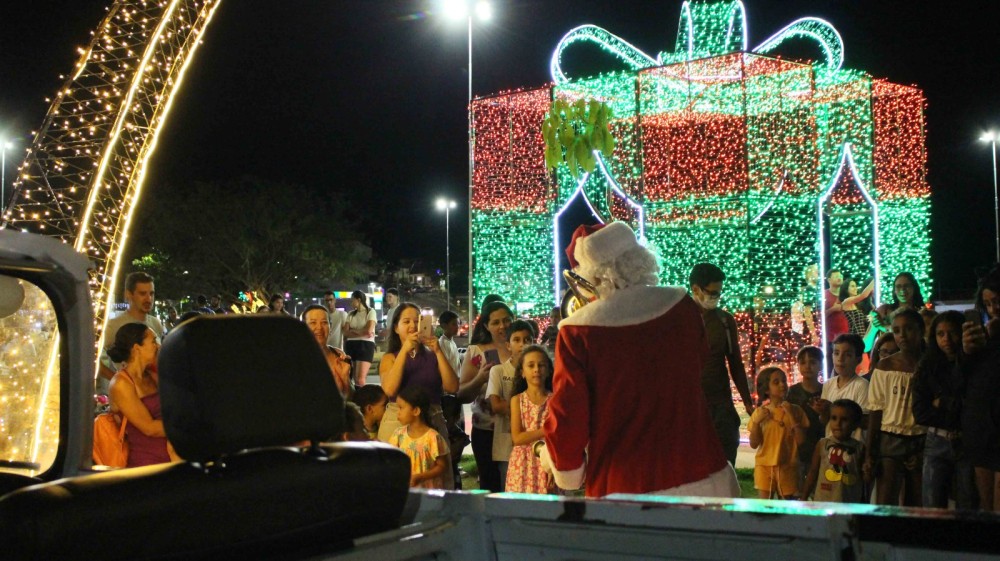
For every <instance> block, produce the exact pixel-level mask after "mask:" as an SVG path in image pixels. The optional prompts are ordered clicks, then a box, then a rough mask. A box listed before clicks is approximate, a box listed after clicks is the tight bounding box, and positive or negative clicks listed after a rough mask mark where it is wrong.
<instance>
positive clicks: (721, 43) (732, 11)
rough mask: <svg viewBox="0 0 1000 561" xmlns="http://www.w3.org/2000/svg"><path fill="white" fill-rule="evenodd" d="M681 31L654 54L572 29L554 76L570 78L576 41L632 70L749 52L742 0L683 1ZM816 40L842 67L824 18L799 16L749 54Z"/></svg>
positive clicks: (833, 65)
mask: <svg viewBox="0 0 1000 561" xmlns="http://www.w3.org/2000/svg"><path fill="white" fill-rule="evenodd" d="M679 30H680V32H679V33H678V34H677V43H676V45H675V47H674V52H673V53H665V52H664V53H660V54H659V55H658V56H657V57H656V58H653V57H651V56H649V55H647V54H646V53H644V52H642V51H640V50H639V49H637V48H636V47H635V46H633V45H631V44H630V43H628V42H627V41H625V40H624V39H622V38H621V37H618V36H617V35H614V34H613V33H610V32H608V31H607V30H605V29H603V28H600V27H598V26H596V25H581V26H580V27H577V28H574V29H573V30H571V31H570V32H569V33H567V34H566V35H565V36H563V38H562V39H561V40H560V41H559V44H558V45H556V50H555V52H554V53H553V54H552V62H551V63H550V65H549V68H550V72H551V75H552V80H553V81H554V82H555V83H557V84H564V83H566V82H569V81H570V80H571V78H570V77H569V76H567V75H566V73H565V72H563V70H562V62H561V59H562V54H563V52H564V51H565V50H566V49H567V48H568V47H569V46H570V45H572V44H574V43H579V42H588V43H596V44H597V45H598V46H600V47H601V48H603V49H605V50H606V51H608V52H610V53H611V54H612V55H614V56H617V57H618V58H620V59H621V60H622V61H623V62H624V63H625V64H626V65H627V66H628V67H629V68H630V69H631V70H641V69H643V68H650V67H653V66H663V65H666V64H673V63H676V62H683V61H689V60H695V59H699V58H705V57H711V56H719V55H724V54H727V53H733V52H745V51H747V50H748V49H747V25H746V8H745V7H744V6H743V2H742V1H740V0H735V1H734V0H726V1H723V2H703V1H691V0H688V1H686V2H684V4H683V5H682V6H681V18H680V23H679ZM795 38H806V39H812V40H814V41H815V42H816V43H817V44H818V45H819V47H820V49H821V50H822V51H823V55H824V58H825V61H820V64H823V65H825V66H826V67H828V68H829V69H831V70H839V69H840V67H841V65H842V64H843V63H844V42H843V40H842V39H841V38H840V34H839V33H837V30H836V29H834V27H833V26H832V25H830V23H829V22H826V21H824V20H821V19H819V18H813V17H807V18H800V19H797V20H795V21H793V22H792V23H790V24H788V25H786V26H785V27H784V28H782V29H781V30H780V31H778V32H777V33H775V34H774V35H772V36H771V37H769V38H768V39H767V40H765V41H764V42H763V43H761V44H760V45H757V46H756V47H754V48H753V49H752V50H750V52H754V53H761V54H763V53H770V52H773V51H774V50H775V49H777V48H778V47H779V46H780V45H781V44H782V43H784V42H785V41H787V40H789V39H795Z"/></svg>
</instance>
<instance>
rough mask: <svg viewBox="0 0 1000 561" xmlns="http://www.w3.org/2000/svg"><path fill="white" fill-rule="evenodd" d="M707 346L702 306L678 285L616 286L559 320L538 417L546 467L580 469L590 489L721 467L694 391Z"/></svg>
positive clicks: (625, 488) (674, 481) (702, 474)
mask: <svg viewBox="0 0 1000 561" xmlns="http://www.w3.org/2000/svg"><path fill="white" fill-rule="evenodd" d="M707 353H708V343H707V340H706V338H705V327H704V323H703V321H702V317H701V309H700V308H699V307H698V305H697V304H696V303H695V302H694V301H693V300H692V299H691V297H690V296H688V295H687V294H686V293H685V291H683V290H682V289H679V288H666V287H648V286H642V287H633V288H628V289H624V290H619V291H616V292H615V293H614V294H612V295H611V296H610V297H608V298H602V299H600V300H597V301H596V302H593V303H591V304H589V305H587V306H586V307H584V308H582V309H581V310H579V311H577V312H576V313H575V314H574V315H573V316H572V317H570V318H567V319H566V320H564V321H563V322H562V323H561V324H560V326H559V336H558V338H557V341H556V362H555V373H554V377H553V390H554V391H553V394H552V397H551V399H550V400H549V405H548V414H547V418H546V420H545V424H544V430H545V443H546V447H547V449H548V454H549V456H550V457H551V460H552V464H553V468H554V469H555V470H557V471H558V472H560V473H561V474H563V475H565V474H567V473H568V474H572V473H574V472H577V473H579V471H580V470H581V469H585V475H586V494H587V496H588V497H600V496H604V495H608V494H611V493H650V492H655V491H665V490H669V489H671V488H674V487H677V486H679V485H684V484H687V483H693V482H698V481H700V480H705V479H706V478H708V477H709V476H710V475H712V474H714V473H716V472H718V471H719V470H722V469H723V468H726V467H727V462H726V458H725V457H724V456H723V452H722V446H721V444H720V443H719V439H718V437H717V436H716V434H715V430H714V429H713V425H712V421H711V419H710V417H709V413H708V406H707V405H706V401H705V397H704V395H703V393H702V389H701V370H702V363H703V360H704V358H703V357H704V356H705V355H706V354H707ZM588 447H589V449H588V452H587V460H586V462H585V460H584V450H585V449H587V448H588ZM584 466H585V467H584ZM557 475H558V474H557ZM558 479H559V478H558V477H557V480H558Z"/></svg>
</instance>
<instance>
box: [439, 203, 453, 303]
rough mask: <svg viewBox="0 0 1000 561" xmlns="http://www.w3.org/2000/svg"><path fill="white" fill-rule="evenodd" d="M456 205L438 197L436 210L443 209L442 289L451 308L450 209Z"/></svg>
mask: <svg viewBox="0 0 1000 561" xmlns="http://www.w3.org/2000/svg"><path fill="white" fill-rule="evenodd" d="M456 206H458V203H456V202H455V201H452V200H446V199H438V200H437V208H438V210H443V211H444V290H445V295H446V298H447V299H448V300H447V304H446V306H447V307H448V309H449V310H450V309H451V224H450V214H451V209H453V208H455V207H456Z"/></svg>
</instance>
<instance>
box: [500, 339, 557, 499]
mask: <svg viewBox="0 0 1000 561" xmlns="http://www.w3.org/2000/svg"><path fill="white" fill-rule="evenodd" d="M552 370H553V366H552V359H551V358H549V355H548V353H546V352H545V349H543V348H542V347H540V346H538V345H531V346H530V347H526V348H525V349H524V350H523V351H522V352H521V359H520V360H519V361H518V363H517V371H516V374H515V378H514V391H513V396H512V397H511V400H510V422H511V427H510V432H511V438H512V440H513V442H514V449H513V451H511V453H510V464H509V466H508V468H507V492H508V493H535V494H545V493H552V492H554V491H555V483H554V482H553V481H552V476H551V475H550V474H549V473H547V472H546V471H545V470H544V469H542V464H541V461H540V460H539V459H538V457H537V456H536V455H535V452H534V445H535V443H536V442H541V441H542V439H543V438H544V437H545V432H544V431H543V430H542V422H543V421H544V419H545V413H546V411H547V406H548V403H549V396H550V395H552Z"/></svg>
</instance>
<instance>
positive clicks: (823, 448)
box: [802, 399, 866, 503]
mask: <svg viewBox="0 0 1000 561" xmlns="http://www.w3.org/2000/svg"><path fill="white" fill-rule="evenodd" d="M861 415H862V412H861V406H860V405H858V404H857V403H855V402H854V401H851V400H850V399H838V400H837V401H834V402H833V405H831V406H830V423H829V432H830V436H829V437H827V438H821V439H820V441H819V442H818V443H817V444H816V450H815V451H813V457H812V465H811V466H810V468H809V475H808V476H807V477H806V485H805V492H804V493H803V495H804V496H803V497H802V498H803V499H807V498H810V497H811V498H812V500H814V501H824V502H831V503H863V502H866V501H865V496H864V491H865V482H864V478H863V476H862V474H861V462H862V461H864V444H862V443H861V442H860V441H859V440H857V439H855V438H853V437H852V436H851V435H852V433H853V432H854V431H855V430H857V428H858V427H859V426H860V424H861Z"/></svg>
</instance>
